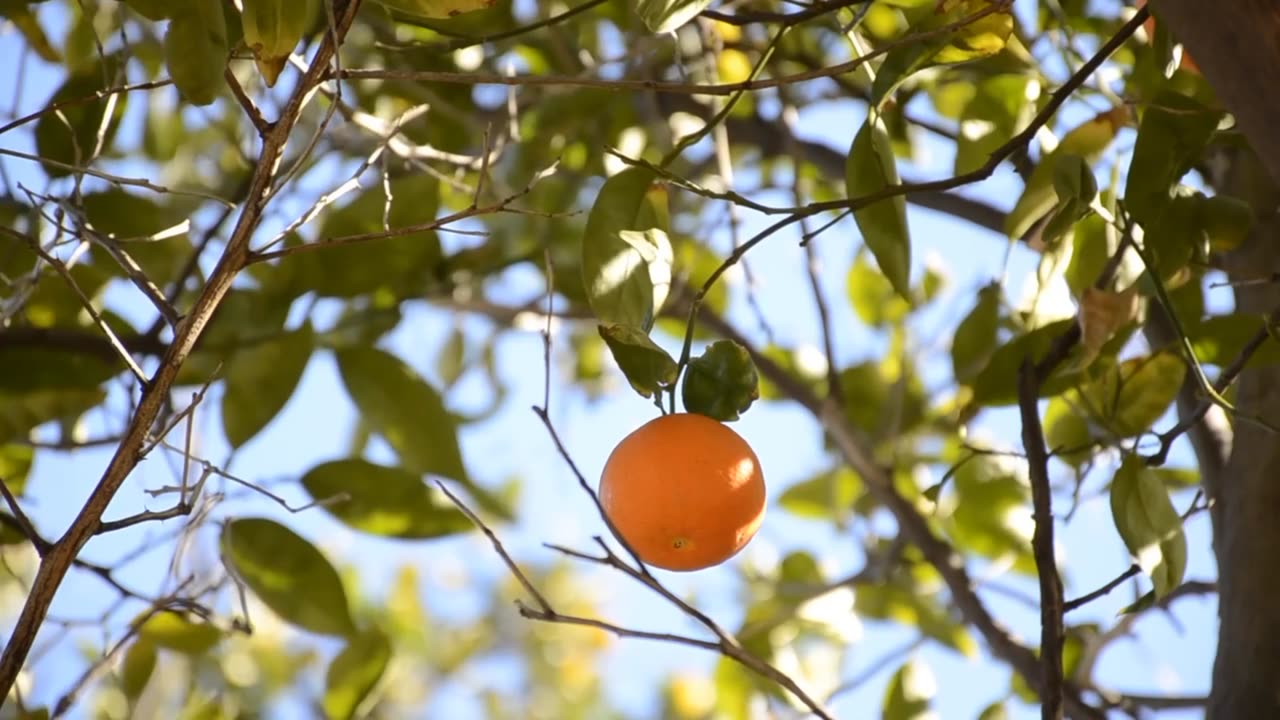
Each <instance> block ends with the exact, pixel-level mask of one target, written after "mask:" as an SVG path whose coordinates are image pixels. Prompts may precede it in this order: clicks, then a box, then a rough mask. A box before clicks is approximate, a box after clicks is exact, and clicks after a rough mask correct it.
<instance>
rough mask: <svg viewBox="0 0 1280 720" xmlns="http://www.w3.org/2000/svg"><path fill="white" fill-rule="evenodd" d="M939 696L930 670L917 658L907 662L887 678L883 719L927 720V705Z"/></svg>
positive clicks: (930, 715) (929, 716) (928, 716)
mask: <svg viewBox="0 0 1280 720" xmlns="http://www.w3.org/2000/svg"><path fill="white" fill-rule="evenodd" d="M937 693H938V682H937V680H936V679H935V678H934V676H933V671H932V670H931V669H930V668H929V666H928V665H926V664H925V662H924V661H923V660H921V659H919V658H912V659H911V660H908V661H907V662H906V663H905V664H903V665H902V667H900V668H898V671H897V672H895V673H894V674H893V677H892V678H890V679H889V687H888V689H887V690H886V691H885V697H884V710H883V712H882V714H881V717H882V718H884V720H929V718H932V717H934V715H933V712H932V711H931V710H930V707H929V706H930V703H931V701H932V700H933V698H934V696H935V695H937Z"/></svg>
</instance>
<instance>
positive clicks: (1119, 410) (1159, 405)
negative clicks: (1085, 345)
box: [1078, 350, 1186, 438]
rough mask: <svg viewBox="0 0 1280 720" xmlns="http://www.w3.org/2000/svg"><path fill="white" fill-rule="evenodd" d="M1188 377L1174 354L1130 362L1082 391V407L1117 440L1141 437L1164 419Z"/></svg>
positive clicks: (1113, 369) (1172, 352) (1080, 398)
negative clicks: (1162, 417) (1161, 418)
mask: <svg viewBox="0 0 1280 720" xmlns="http://www.w3.org/2000/svg"><path fill="white" fill-rule="evenodd" d="M1185 376H1186V365H1185V364H1183V362H1182V357H1181V356H1179V355H1178V354H1177V353H1176V352H1174V351H1172V350H1168V351H1164V352H1158V353H1154V354H1152V355H1148V356H1144V357H1136V358H1130V359H1129V360H1125V361H1124V362H1122V363H1120V364H1119V365H1115V366H1112V367H1110V368H1108V369H1107V370H1105V371H1104V372H1103V373H1102V375H1101V377H1099V378H1096V379H1094V380H1091V381H1090V382H1088V383H1086V384H1085V385H1084V386H1083V387H1081V388H1080V390H1079V403H1078V404H1079V406H1081V407H1084V408H1087V409H1088V411H1089V413H1090V416H1091V417H1092V418H1093V420H1094V421H1095V422H1098V423H1099V424H1101V425H1102V426H1103V427H1104V428H1106V430H1107V431H1108V432H1109V433H1110V434H1112V435H1113V436H1115V437H1118V438H1128V437H1134V436H1136V435H1140V434H1142V433H1144V432H1147V431H1148V430H1150V429H1151V426H1152V425H1153V424H1154V423H1155V422H1156V421H1157V420H1159V419H1160V417H1161V416H1163V415H1164V413H1165V411H1166V410H1168V409H1169V406H1170V405H1172V404H1173V400H1174V398H1176V397H1177V395H1178V388H1180V387H1182V381H1183V379H1184V378H1185Z"/></svg>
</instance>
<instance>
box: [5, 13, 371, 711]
mask: <svg viewBox="0 0 1280 720" xmlns="http://www.w3.org/2000/svg"><path fill="white" fill-rule="evenodd" d="M360 2H361V0H336V2H335V5H336V7H335V9H334V14H335V16H336V32H333V33H331V34H327V35H326V36H325V39H324V40H323V41H322V42H321V43H320V45H319V47H318V48H317V50H316V53H315V57H314V58H313V60H312V63H311V67H310V68H309V69H308V70H307V72H306V74H305V75H304V76H303V77H302V79H301V80H300V81H299V82H298V85H297V87H296V88H295V89H294V91H293V93H292V95H291V96H290V97H289V100H288V102H287V103H286V105H285V107H284V109H283V111H282V113H281V117H280V118H279V119H278V120H277V121H276V124H275V125H274V126H273V127H272V129H271V132H270V133H268V134H267V135H266V136H264V137H263V138H262V149H261V152H260V153H259V157H258V162H257V164H256V166H255V169H254V171H253V177H252V180H251V182H250V188H249V193H248V197H247V199H246V200H245V203H244V206H243V208H242V210H241V213H240V217H239V219H238V220H237V222H236V226H235V229H234V230H233V231H232V233H231V237H230V238H229V239H228V241H227V244H226V248H225V250H224V251H223V254H222V257H221V259H220V260H219V261H218V264H217V266H216V267H215V268H214V270H213V273H212V275H210V277H209V281H208V283H207V284H206V285H205V287H204V289H203V291H202V292H201V293H200V296H199V298H198V299H197V300H196V302H195V305H194V306H193V307H192V309H191V311H190V312H189V313H188V314H187V315H186V317H184V318H183V321H182V322H181V324H179V326H178V327H177V329H176V330H175V332H174V339H173V342H172V343H170V345H169V346H168V348H167V349H166V350H165V353H164V355H163V357H162V358H161V360H160V363H159V367H158V368H157V369H156V372H155V375H154V376H153V377H152V378H151V380H150V382H149V383H148V385H147V387H146V388H145V389H144V390H143V393H142V398H141V400H140V401H139V403H138V406H137V408H136V410H135V411H134V414H133V417H132V418H131V420H130V423H129V427H128V429H127V431H126V432H125V435H124V439H123V440H122V441H121V443H120V446H119V447H118V448H117V450H116V452H115V454H114V455H113V456H112V458H111V461H110V462H109V464H108V465H107V468H106V470H105V471H104V472H103V474H102V478H101V480H99V482H98V485H97V486H96V487H95V488H94V490H93V492H92V493H91V494H90V495H89V498H88V499H87V500H86V501H85V503H84V506H83V507H82V508H81V510H80V512H79V513H78V514H77V515H76V518H75V520H73V521H72V523H71V526H70V527H69V528H68V529H67V531H66V533H64V534H63V536H62V537H61V538H60V539H59V540H58V541H57V542H55V543H54V544H53V547H52V548H50V550H49V552H48V554H46V555H45V557H44V558H43V559H42V560H41V562H40V567H39V570H38V571H37V572H36V577H35V580H34V582H33V583H32V586H31V591H30V593H29V594H28V595H27V600H26V603H25V604H24V605H23V608H22V613H21V615H20V616H19V618H18V622H17V623H16V625H15V626H14V629H13V632H12V634H11V635H10V638H9V642H8V643H6V644H5V647H4V654H3V656H0V704H2V703H3V702H4V699H7V698H8V696H9V691H10V689H11V688H12V687H13V683H14V681H15V680H16V679H17V677H18V673H19V672H20V671H21V670H22V666H23V664H24V662H25V661H26V658H27V654H28V653H29V652H30V650H31V645H32V643H34V642H35V638H36V634H37V633H38V632H39V630H40V626H41V625H42V624H43V622H44V619H45V616H46V615H47V614H48V612H49V606H50V604H52V602H53V597H54V595H55V594H56V593H57V591H58V587H59V586H60V585H61V584H62V580H63V578H64V577H65V576H66V573H67V570H68V568H70V567H71V565H72V564H73V563H74V562H75V560H76V556H77V555H78V554H79V552H80V550H81V548H83V547H84V545H85V543H87V542H88V541H89V538H90V537H92V536H93V533H94V531H95V530H96V529H97V528H98V526H99V522H100V520H101V518H102V513H103V512H104V511H105V510H106V509H107V506H108V505H109V504H110V502H111V499H112V498H113V497H115V494H116V491H118V490H119V489H120V486H121V485H122V484H123V483H124V481H125V479H126V478H128V476H129V474H130V472H132V470H133V468H134V466H136V465H137V463H138V461H139V460H140V455H139V454H138V451H139V450H140V449H141V448H142V445H143V442H144V441H145V440H146V437H147V434H148V430H149V429H150V428H151V425H152V423H153V422H154V421H155V419H156V417H157V416H158V415H159V413H160V411H161V409H162V408H163V407H164V405H165V401H166V399H167V397H168V391H169V389H170V387H172V385H173V382H174V380H175V379H176V377H177V375H178V370H179V369H180V368H181V367H182V364H183V362H185V360H186V359H187V356H188V355H189V354H190V353H191V350H192V349H193V348H194V346H195V343H196V341H197V340H198V339H199V337H200V335H201V333H202V332H203V331H204V329H205V327H206V326H207V324H208V322H209V320H210V318H211V317H212V316H213V313H214V311H215V310H216V309H217V308H218V305H219V304H220V303H221V302H222V299H223V297H224V296H225V295H226V294H227V292H228V291H229V290H230V289H231V285H232V282H233V281H234V279H235V277H236V275H237V274H239V272H240V270H241V269H242V268H243V267H244V263H245V259H246V257H247V255H248V250H249V240H250V238H251V236H252V235H253V230H254V228H256V227H257V225H258V222H259V220H260V219H261V217H262V212H263V210H264V209H265V206H266V199H267V197H268V193H269V192H270V191H271V182H272V179H273V178H274V177H275V173H276V170H277V166H278V163H277V161H278V160H279V158H280V155H281V153H282V152H283V150H284V147H285V143H286V142H287V141H288V139H289V134H290V132H291V131H292V129H293V126H294V124H295V122H296V121H297V119H298V116H299V115H300V113H301V111H302V106H303V103H304V101H305V100H306V98H307V97H308V96H309V95H310V91H311V88H313V87H314V86H315V85H316V84H317V83H319V82H321V81H322V80H323V78H324V77H325V76H326V75H328V74H329V61H330V60H331V59H332V58H333V56H334V54H335V53H336V51H337V46H338V44H339V43H340V42H341V38H342V37H343V36H345V34H346V31H347V29H348V28H349V27H350V26H351V23H352V21H353V20H354V19H355V14H356V10H357V9H358V8H359V6H360Z"/></svg>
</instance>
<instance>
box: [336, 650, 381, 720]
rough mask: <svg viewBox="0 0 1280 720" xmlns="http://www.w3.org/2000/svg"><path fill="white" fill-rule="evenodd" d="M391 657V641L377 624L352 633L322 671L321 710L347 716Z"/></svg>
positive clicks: (342, 717) (339, 718)
mask: <svg viewBox="0 0 1280 720" xmlns="http://www.w3.org/2000/svg"><path fill="white" fill-rule="evenodd" d="M390 661H391V642H390V641H389V640H388V639H387V636H386V635H384V634H383V633H382V631H381V630H378V629H377V628H370V629H368V630H365V631H363V632H361V633H360V634H358V635H356V636H354V637H352V638H351V639H350V640H348V641H347V646H346V647H344V648H343V649H342V652H340V653H338V654H337V655H336V656H335V657H334V658H333V662H331V663H329V670H328V672H326V673H325V681H324V684H325V690H324V703H323V705H324V714H325V717H326V718H329V719H330V720H349V718H352V717H354V716H355V714H356V710H357V709H358V708H359V707H360V703H362V702H363V701H364V699H365V698H366V697H367V696H368V695H369V692H370V691H372V690H373V687H374V686H375V685H377V684H378V680H379V679H381V678H382V674H383V673H384V672H385V671H386V669H387V664H388V663H389V662H390Z"/></svg>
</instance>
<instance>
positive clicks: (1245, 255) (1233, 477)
mask: <svg viewBox="0 0 1280 720" xmlns="http://www.w3.org/2000/svg"><path fill="white" fill-rule="evenodd" d="M1240 155H1241V156H1240V157H1239V158H1237V159H1236V161H1235V163H1234V167H1233V168H1232V173H1231V174H1232V176H1233V177H1232V178H1231V180H1230V181H1229V182H1228V183H1227V185H1228V187H1227V188H1226V190H1227V192H1229V193H1230V194H1233V195H1237V196H1239V197H1244V198H1246V199H1249V200H1251V202H1252V204H1253V205H1254V208H1255V211H1257V214H1258V216H1259V217H1260V218H1263V220H1261V221H1260V222H1259V224H1258V225H1257V227H1256V228H1255V229H1254V232H1253V233H1252V234H1251V235H1250V237H1249V239H1248V240H1247V241H1246V242H1245V244H1244V245H1243V246H1242V247H1241V248H1239V249H1238V250H1236V251H1235V252H1233V253H1231V254H1230V256H1229V257H1227V258H1226V259H1225V264H1226V269H1227V272H1228V274H1229V275H1230V277H1231V280H1232V281H1233V282H1235V283H1237V284H1236V286H1235V288H1236V290H1235V297H1236V306H1237V308H1238V310H1239V311H1240V312H1242V313H1251V314H1256V315H1258V316H1259V317H1264V316H1266V315H1269V314H1270V313H1272V312H1273V311H1276V310H1277V309H1280V283H1277V282H1275V281H1274V280H1273V279H1272V278H1273V277H1276V276H1274V275H1273V273H1277V272H1280V217H1277V215H1276V207H1277V204H1276V198H1275V197H1274V194H1273V190H1272V188H1271V183H1268V182H1266V179H1265V176H1264V174H1263V171H1262V170H1261V168H1259V167H1258V166H1257V160H1256V159H1255V158H1253V157H1252V156H1250V155H1249V154H1248V153H1241V154H1240ZM1250 281H1252V282H1250ZM1235 405H1236V409H1237V410H1238V414H1237V416H1236V417H1235V418H1233V422H1234V425H1235V436H1234V440H1233V445H1232V450H1231V455H1230V459H1229V460H1228V462H1227V466H1226V469H1225V472H1223V473H1222V478H1221V479H1220V480H1221V481H1220V482H1216V483H1213V484H1209V485H1207V486H1206V489H1207V490H1208V492H1209V496H1210V498H1211V499H1212V500H1213V502H1215V503H1217V508H1216V509H1215V512H1214V513H1213V521H1214V538H1215V543H1216V547H1215V552H1216V554H1217V559H1218V602H1219V607H1218V616H1219V618H1220V619H1221V627H1220V629H1219V633H1218V654H1217V660H1216V662H1215V663H1214V669H1213V691H1212V693H1211V694H1210V699H1209V709H1208V717H1209V718H1213V719H1215V720H1227V719H1228V718H1230V719H1232V720H1235V719H1236V718H1280V573H1278V572H1276V571H1275V565H1276V562H1277V560H1280V436H1278V435H1277V434H1276V433H1275V432H1272V431H1270V430H1267V429H1266V428H1264V427H1260V426H1259V425H1258V424H1257V423H1253V422H1250V421H1249V420H1247V419H1246V418H1249V417H1258V418H1262V419H1264V420H1266V422H1267V423H1268V424H1270V425H1272V426H1280V365H1274V364H1271V365H1265V366H1260V367H1254V368H1249V369H1246V370H1245V371H1244V372H1242V373H1241V374H1240V379H1239V380H1238V381H1237V396H1236V403H1235Z"/></svg>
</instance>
